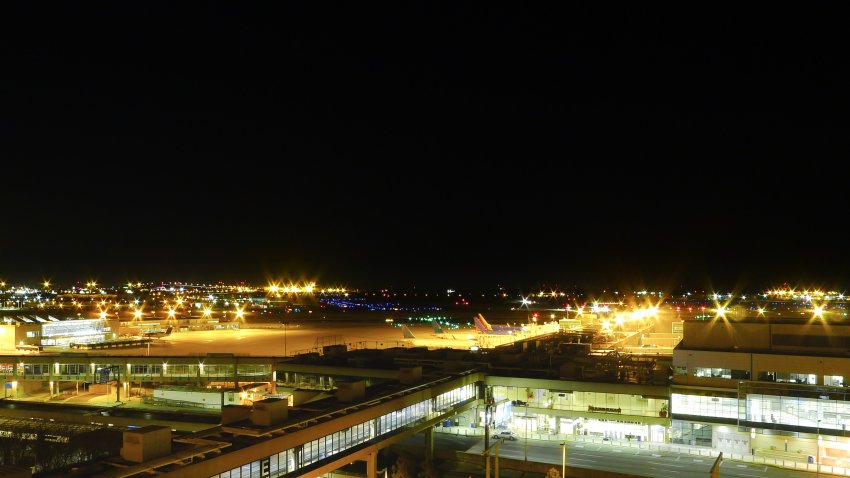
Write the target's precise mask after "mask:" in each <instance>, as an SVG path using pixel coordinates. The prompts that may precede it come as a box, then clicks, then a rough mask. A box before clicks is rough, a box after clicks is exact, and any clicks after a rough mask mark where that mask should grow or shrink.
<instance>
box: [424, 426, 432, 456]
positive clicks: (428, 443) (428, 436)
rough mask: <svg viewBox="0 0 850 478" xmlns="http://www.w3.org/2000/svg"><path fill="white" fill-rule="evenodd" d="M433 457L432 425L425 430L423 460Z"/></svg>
mask: <svg viewBox="0 0 850 478" xmlns="http://www.w3.org/2000/svg"><path fill="white" fill-rule="evenodd" d="M432 459H434V427H430V428H428V429H426V430H425V460H426V461H428V460H432Z"/></svg>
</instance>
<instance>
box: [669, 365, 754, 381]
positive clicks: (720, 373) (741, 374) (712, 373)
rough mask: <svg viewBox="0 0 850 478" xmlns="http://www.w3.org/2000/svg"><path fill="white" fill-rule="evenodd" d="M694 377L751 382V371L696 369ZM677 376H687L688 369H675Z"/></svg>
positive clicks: (678, 366) (677, 367)
mask: <svg viewBox="0 0 850 478" xmlns="http://www.w3.org/2000/svg"><path fill="white" fill-rule="evenodd" d="M693 372H694V377H702V378H729V379H738V380H749V379H750V371H749V370H735V369H729V368H711V367H694V368H693ZM673 373H674V374H675V375H687V374H688V368H687V367H682V366H680V365H677V366H675V367H673Z"/></svg>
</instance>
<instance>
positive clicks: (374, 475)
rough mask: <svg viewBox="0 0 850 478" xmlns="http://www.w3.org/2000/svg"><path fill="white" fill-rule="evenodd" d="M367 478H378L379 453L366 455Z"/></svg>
mask: <svg viewBox="0 0 850 478" xmlns="http://www.w3.org/2000/svg"><path fill="white" fill-rule="evenodd" d="M366 478H378V453H377V452H375V453H369V454H368V455H366Z"/></svg>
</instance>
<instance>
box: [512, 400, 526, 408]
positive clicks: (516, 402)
mask: <svg viewBox="0 0 850 478" xmlns="http://www.w3.org/2000/svg"><path fill="white" fill-rule="evenodd" d="M511 405H514V406H517V407H524V406H526V405H528V402H523V401H522V400H511Z"/></svg>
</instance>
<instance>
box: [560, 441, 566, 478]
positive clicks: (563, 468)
mask: <svg viewBox="0 0 850 478" xmlns="http://www.w3.org/2000/svg"><path fill="white" fill-rule="evenodd" d="M566 476H567V442H563V443H561V478H566Z"/></svg>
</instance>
